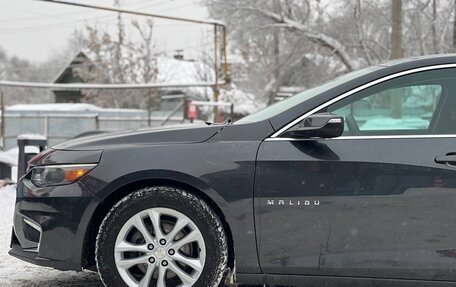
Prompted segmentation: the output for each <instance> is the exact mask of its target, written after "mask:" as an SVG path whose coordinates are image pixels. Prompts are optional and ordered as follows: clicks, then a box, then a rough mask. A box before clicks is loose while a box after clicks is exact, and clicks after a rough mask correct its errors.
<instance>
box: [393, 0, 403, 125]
mask: <svg viewBox="0 0 456 287" xmlns="http://www.w3.org/2000/svg"><path fill="white" fill-rule="evenodd" d="M391 1H392V2H391V25H392V27H391V59H398V58H402V57H403V51H402V0H391ZM390 104H391V108H392V109H391V117H392V118H395V119H399V118H401V117H402V93H401V91H400V90H398V89H393V90H391V92H390Z"/></svg>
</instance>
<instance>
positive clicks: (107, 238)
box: [96, 187, 228, 287]
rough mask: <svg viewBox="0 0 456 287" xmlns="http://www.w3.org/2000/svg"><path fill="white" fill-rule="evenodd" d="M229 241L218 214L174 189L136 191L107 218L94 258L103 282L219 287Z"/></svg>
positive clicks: (115, 284)
mask: <svg viewBox="0 0 456 287" xmlns="http://www.w3.org/2000/svg"><path fill="white" fill-rule="evenodd" d="M227 250H228V247H227V239H226V234H225V232H224V229H223V226H222V223H221V221H220V218H219V217H218V216H217V214H216V213H215V212H214V211H213V210H212V209H211V208H210V207H209V206H208V205H207V204H206V203H205V202H204V201H203V200H201V199H200V198H198V197H196V196H195V195H193V194H191V193H189V192H186V191H184V190H181V189H177V188H173V187H150V188H144V189H141V190H138V191H136V192H133V193H132V194H130V195H128V196H126V197H125V198H123V199H122V200H121V201H119V202H118V203H117V204H116V205H115V206H114V207H113V208H112V209H111V210H110V212H109V213H108V214H107V215H106V217H105V219H104V220H103V222H102V224H101V227H100V230H99V233H98V236H97V242H96V262H97V267H98V272H99V274H100V277H101V280H102V281H103V283H104V285H105V286H141V287H146V286H156V287H162V286H163V287H164V286H166V287H172V286H179V287H181V286H204V287H207V286H219V285H220V282H221V281H222V277H223V274H224V272H225V269H226V267H227Z"/></svg>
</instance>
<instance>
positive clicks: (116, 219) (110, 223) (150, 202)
mask: <svg viewBox="0 0 456 287" xmlns="http://www.w3.org/2000/svg"><path fill="white" fill-rule="evenodd" d="M153 207H163V208H170V209H174V210H177V211H179V212H181V213H183V214H184V215H186V216H187V217H188V218H190V219H191V220H192V221H193V222H194V223H195V224H196V226H197V227H198V229H199V230H200V232H201V234H202V235H203V238H204V243H205V247H206V261H205V265H204V268H203V272H202V273H201V275H200V277H199V278H198V281H197V282H196V283H195V284H194V285H193V286H201V287H209V286H217V284H218V282H217V281H219V280H220V278H221V272H222V273H223V272H224V271H225V270H224V269H225V268H226V254H227V253H226V252H227V246H226V237H225V233H224V231H223V227H222V225H221V222H220V219H219V218H218V216H217V215H216V214H215V213H214V212H213V211H212V210H211V209H210V208H209V206H208V205H207V204H206V203H205V202H204V201H202V200H201V199H199V198H198V197H196V196H194V195H192V194H191V193H188V192H186V191H183V190H180V189H176V188H172V187H152V188H144V189H141V190H138V191H136V192H134V193H132V194H130V195H128V196H126V197H125V198H124V199H122V200H121V201H120V202H119V203H117V204H116V205H115V206H114V207H113V208H112V209H111V211H110V212H109V213H108V215H107V216H106V218H105V219H104V221H103V223H102V225H101V227H100V230H99V233H98V236H97V242H96V249H97V252H96V261H97V267H98V272H99V274H100V277H101V278H102V281H103V283H104V284H105V285H106V286H127V285H126V284H125V283H124V282H123V280H122V278H121V276H120V274H119V272H118V271H117V268H116V265H115V260H114V246H115V242H116V239H117V235H118V234H119V232H120V230H121V228H122V226H123V225H124V224H125V222H126V221H127V220H129V219H130V218H131V217H133V216H134V215H136V214H137V213H139V212H141V211H143V210H145V209H149V208H153Z"/></svg>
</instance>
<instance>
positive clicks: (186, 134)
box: [52, 123, 224, 150]
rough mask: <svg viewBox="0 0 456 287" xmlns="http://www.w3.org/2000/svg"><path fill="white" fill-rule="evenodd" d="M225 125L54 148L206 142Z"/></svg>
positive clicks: (109, 136) (91, 139) (119, 135)
mask: <svg viewBox="0 0 456 287" xmlns="http://www.w3.org/2000/svg"><path fill="white" fill-rule="evenodd" d="M223 127H224V125H207V124H205V123H201V124H196V123H195V124H185V125H178V126H170V127H161V128H147V129H139V130H134V131H123V132H112V133H106V134H101V135H96V136H88V137H82V138H77V139H73V140H70V141H67V142H64V143H60V144H57V145H55V146H53V147H52V148H53V149H57V150H101V149H106V148H109V147H121V146H124V145H154V144H177V143H197V142H204V141H206V140H208V139H210V138H211V137H212V136H214V135H215V134H217V133H218V132H219V131H220V130H221V129H223Z"/></svg>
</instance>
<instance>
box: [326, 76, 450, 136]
mask: <svg viewBox="0 0 456 287" xmlns="http://www.w3.org/2000/svg"><path fill="white" fill-rule="evenodd" d="M450 71H452V72H454V69H445V70H435V71H427V72H420V73H416V74H411V75H407V76H403V77H400V78H396V79H393V80H389V81H386V82H383V83H380V84H378V85H376V86H373V87H370V88H368V89H366V90H363V91H360V92H358V93H355V94H353V95H351V96H349V97H348V98H345V99H343V100H341V101H339V102H336V103H334V104H333V105H331V106H329V107H328V108H327V109H326V111H327V112H330V113H333V114H336V115H340V116H343V117H344V119H345V127H344V135H347V136H365V135H379V136H381V135H411V134H412V135H414V134H432V133H435V130H436V127H437V125H438V118H439V117H442V115H440V111H441V110H442V106H443V104H442V102H443V101H444V98H445V97H446V94H448V92H447V91H448V86H449V85H450V83H451V77H450V75H451V73H448V72H450ZM445 72H446V73H445ZM452 110H454V108H453V109H452ZM447 112H448V111H447ZM455 120H456V118H455ZM448 132H451V131H447V132H446V133H448Z"/></svg>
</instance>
